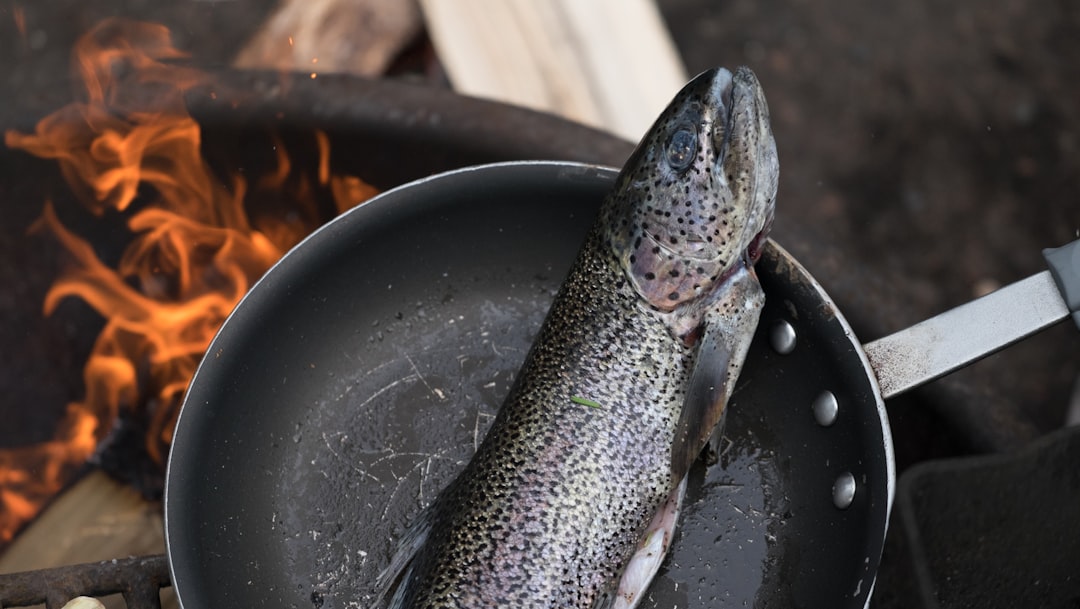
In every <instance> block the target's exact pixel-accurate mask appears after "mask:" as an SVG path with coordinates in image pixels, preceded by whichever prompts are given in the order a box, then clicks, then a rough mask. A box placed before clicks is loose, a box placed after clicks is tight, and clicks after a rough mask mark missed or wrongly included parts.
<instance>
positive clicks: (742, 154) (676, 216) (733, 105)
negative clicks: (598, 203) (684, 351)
mask: <svg viewBox="0 0 1080 609" xmlns="http://www.w3.org/2000/svg"><path fill="white" fill-rule="evenodd" d="M778 178H779V164H778V161H777V156H776V143H775V141H774V140H773V136H772V130H771V128H770V126H769V109H768V106H767V105H766V102H765V95H764V93H763V92H762V89H761V85H760V84H759V83H758V80H757V77H755V76H754V73H753V72H752V71H750V69H749V68H746V67H740V68H738V69H737V70H736V71H735V73H734V74H732V73H731V72H729V71H728V70H726V69H724V68H715V69H712V70H709V71H706V72H704V73H702V74H700V75H699V76H697V77H696V78H694V79H693V80H692V81H690V82H689V83H688V84H687V85H686V86H685V87H683V89H682V90H681V91H680V92H679V93H678V95H676V96H675V98H674V99H673V100H672V102H671V103H670V104H669V105H668V107H667V108H666V109H665V110H664V112H663V113H662V114H661V115H660V117H659V118H658V119H657V120H656V122H655V123H654V124H653V126H652V128H651V129H650V130H649V131H648V132H647V133H646V134H645V136H644V137H643V138H642V140H641V142H640V143H639V144H638V147H637V149H636V150H635V151H634V153H633V155H632V156H631V157H630V159H629V160H628V161H627V163H626V165H625V166H624V168H623V171H622V173H621V174H620V175H619V178H618V180H617V182H616V187H615V190H614V191H613V193H612V195H611V196H610V197H609V199H608V201H607V204H606V206H605V208H604V212H603V213H604V214H605V215H606V216H607V217H603V218H602V219H603V221H604V226H606V227H608V230H609V233H608V241H609V243H610V244H611V246H612V247H613V248H614V250H615V253H616V254H617V255H618V256H619V258H620V260H621V263H622V266H623V269H624V271H625V273H626V275H627V277H628V279H629V280H630V282H631V283H632V284H633V285H634V287H635V289H636V290H637V291H638V293H639V294H640V295H641V296H642V297H643V298H644V300H645V301H646V302H647V303H648V305H649V306H650V307H651V308H653V309H655V310H659V311H673V310H675V309H677V308H679V307H682V306H685V305H687V304H688V303H691V302H693V301H697V300H700V299H702V298H703V297H706V296H707V295H708V294H710V293H711V292H713V291H714V290H715V287H716V286H717V285H719V284H721V283H723V281H724V280H725V279H726V278H727V277H728V276H730V275H731V274H732V273H734V272H735V271H737V270H738V269H739V268H740V267H747V266H749V267H752V265H753V264H754V262H756V261H757V258H758V256H760V253H761V247H762V245H763V244H764V241H765V238H766V236H767V234H768V231H769V228H770V227H771V225H772V219H773V213H774V206H775V202H776V189H777V182H778Z"/></svg>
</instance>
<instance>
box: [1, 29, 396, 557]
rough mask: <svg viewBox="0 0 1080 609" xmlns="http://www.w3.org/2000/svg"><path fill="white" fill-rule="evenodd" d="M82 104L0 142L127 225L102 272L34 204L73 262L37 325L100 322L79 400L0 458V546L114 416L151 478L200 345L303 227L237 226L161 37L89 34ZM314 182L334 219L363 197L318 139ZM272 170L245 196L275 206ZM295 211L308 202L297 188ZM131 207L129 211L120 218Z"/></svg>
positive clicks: (190, 80)
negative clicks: (268, 195) (130, 435)
mask: <svg viewBox="0 0 1080 609" xmlns="http://www.w3.org/2000/svg"><path fill="white" fill-rule="evenodd" d="M72 56H73V65H74V69H75V71H76V72H77V73H78V74H79V75H80V77H81V78H82V80H83V83H84V84H85V90H86V101H83V102H76V103H72V104H69V105H68V106H66V107H64V108H62V109H61V110H59V111H57V112H56V113H54V114H52V115H50V116H48V117H46V118H44V119H42V121H41V122H40V123H38V125H37V126H36V128H35V131H34V133H33V134H22V133H16V132H11V131H9V132H7V133H6V134H5V142H6V144H7V145H8V146H10V147H13V148H21V149H23V150H25V151H27V152H30V153H32V154H34V155H37V156H39V157H43V158H49V159H56V160H57V162H58V163H59V165H60V168H61V171H62V173H63V175H64V177H65V179H66V181H67V183H68V184H69V186H70V187H71V188H72V190H73V191H74V192H75V193H76V194H77V195H78V197H79V198H80V200H81V201H82V202H83V204H84V205H86V207H87V208H88V209H90V210H91V211H93V212H94V213H95V214H98V215H101V214H104V213H105V212H106V211H109V210H112V211H114V212H127V213H129V214H130V215H129V217H128V219H127V226H128V228H129V229H130V230H131V232H132V233H133V235H134V238H133V239H132V241H131V242H130V244H129V245H128V246H127V248H126V249H125V251H124V253H123V255H122V257H121V259H120V261H119V263H118V264H117V265H116V268H111V267H109V266H107V265H106V264H105V263H103V262H102V261H101V260H100V259H99V258H98V257H97V256H96V255H95V253H94V251H93V248H92V247H91V246H90V244H88V243H87V242H86V241H84V240H83V239H81V238H80V237H78V236H77V235H75V234H73V233H72V232H71V231H69V230H68V229H66V228H65V227H64V226H63V225H62V224H61V223H60V221H59V219H58V218H57V216H56V214H55V213H54V211H53V208H52V205H51V204H46V207H45V211H44V213H43V215H42V218H41V219H40V220H39V221H38V222H37V223H36V224H35V227H34V228H35V229H36V230H44V231H47V232H49V233H51V234H52V235H54V236H55V237H56V238H57V239H58V240H59V242H60V243H61V245H62V246H63V247H64V249H65V250H66V251H67V252H69V253H70V255H71V257H72V259H73V260H74V265H73V266H72V268H70V269H69V270H67V271H66V272H65V273H64V274H63V276H61V277H60V278H59V279H58V280H57V281H56V282H55V283H54V284H53V286H52V287H51V288H50V290H49V292H48V294H47V295H46V298H45V306H44V310H45V314H50V313H52V312H53V311H54V310H55V309H56V307H57V305H58V304H59V302H60V301H61V300H63V299H64V298H67V297H76V298H80V299H82V300H84V301H86V302H87V303H88V304H89V305H90V306H92V307H93V308H94V309H95V310H96V311H98V312H99V313H100V314H101V315H102V316H104V317H105V318H106V324H105V327H104V328H103V329H102V331H101V334H100V335H99V336H98V338H97V340H96V342H95V344H94V348H93V352H92V354H91V356H90V359H89V360H88V361H87V364H86V367H85V369H84V382H85V387H86V395H85V398H84V399H83V400H82V401H80V402H75V403H72V404H69V406H68V410H67V414H66V417H65V419H64V420H63V422H62V423H61V425H60V427H59V429H58V430H57V434H56V437H55V439H54V440H53V441H51V442H47V443H45V444H41V445H36V446H30V447H24V448H19V449H15V450H5V451H0V543H2V542H4V541H8V540H10V539H11V538H12V536H13V535H14V533H15V532H16V531H17V530H18V529H19V528H20V527H21V526H22V524H23V523H24V522H26V521H27V520H28V519H29V518H32V517H33V516H34V514H36V512H37V511H38V510H39V509H40V506H41V505H42V504H43V503H44V502H45V501H47V500H48V498H49V497H51V496H52V495H53V494H55V493H56V492H57V491H59V490H60V489H61V488H62V487H63V485H64V484H65V482H66V481H67V480H68V478H69V477H70V476H71V475H72V472H73V471H74V470H75V469H77V468H78V467H79V466H80V465H81V464H82V463H84V462H85V461H86V459H87V458H88V457H90V456H91V455H92V454H93V452H94V450H95V448H96V446H97V443H98V441H99V440H101V438H102V437H103V436H104V435H105V433H107V432H108V430H109V429H110V427H111V425H112V423H113V421H115V419H116V418H117V416H118V415H119V413H120V412H121V409H124V408H147V409H149V413H150V415H151V416H149V417H148V418H149V420H150V421H151V424H150V429H149V432H148V435H147V438H146V450H147V452H148V454H149V455H150V456H151V457H152V458H153V459H154V460H155V461H157V462H158V463H163V462H164V459H165V455H166V451H167V448H168V445H169V442H170V441H171V437H172V430H173V426H174V424H175V422H176V415H177V411H178V406H179V404H180V400H181V398H182V396H183V393H184V391H185V389H186V387H187V384H188V382H189V381H190V379H191V376H192V374H193V373H194V371H195V368H196V366H197V365H198V362H199V359H200V358H201V357H202V355H203V353H204V352H205V351H206V348H207V346H208V344H209V342H210V340H211V338H213V336H214V333H215V332H216V331H217V329H218V327H219V326H220V325H221V323H222V322H223V321H224V319H225V318H226V316H228V314H229V312H230V311H231V310H232V308H233V307H234V306H235V305H236V303H237V302H239V300H240V298H241V297H242V296H243V295H244V293H245V292H246V291H247V289H248V287H249V286H251V284H252V283H253V282H254V281H255V280H256V279H258V277H259V276H260V275H262V273H263V272H265V271H266V270H267V269H268V268H269V267H270V266H271V265H272V264H273V263H274V262H275V261H276V260H277V259H278V258H279V257H280V256H281V255H282V254H283V253H284V252H285V251H286V250H287V249H288V248H289V247H291V246H292V245H294V244H295V243H297V242H298V241H299V240H300V239H301V238H302V237H303V236H304V235H306V234H307V233H308V232H310V231H311V230H312V229H314V228H315V226H314V222H315V220H314V218H316V217H317V214H312V213H303V214H293V215H299V216H302V217H303V218H305V219H312V220H311V221H307V222H304V221H300V222H297V221H295V220H289V219H285V218H275V217H272V216H269V215H266V214H264V215H263V216H261V217H255V218H253V217H252V216H250V215H249V213H248V211H247V209H246V208H245V195H246V194H247V190H248V189H247V185H246V182H245V181H244V180H243V179H242V178H240V177H236V178H234V180H233V184H232V185H231V187H226V186H223V185H222V184H220V182H219V181H218V180H216V179H215V178H214V176H213V174H212V173H211V170H210V169H209V167H208V166H207V165H206V163H205V161H204V160H203V159H202V156H201V154H200V143H201V135H200V130H199V125H198V124H197V123H196V122H195V120H194V119H192V118H191V117H190V116H189V115H188V114H187V111H186V108H185V105H184V100H183V94H184V92H185V91H186V90H188V89H190V88H191V87H193V86H196V85H199V84H202V83H206V82H207V77H206V76H205V75H204V74H201V73H199V72H197V71H195V70H192V69H190V68H186V67H183V66H180V65H177V64H176V63H175V61H176V60H178V59H182V58H183V57H184V54H183V53H181V52H180V51H178V50H177V49H175V48H173V47H172V45H171V43H170V40H169V33H168V31H167V30H166V28H164V27H162V26H159V25H152V24H144V23H136V22H132V21H128V20H122V19H112V20H108V21H105V22H103V23H102V24H100V25H98V26H97V27H95V28H94V29H93V30H92V31H91V32H89V33H88V34H86V35H85V36H83V37H82V39H80V41H79V42H78V43H77V44H76V47H75V50H74V51H73V54H72ZM316 139H317V144H318V147H319V152H320V163H319V169H318V177H317V179H318V183H319V184H320V185H322V186H323V187H328V188H329V190H330V191H331V193H332V194H333V196H334V200H335V205H336V206H337V208H338V211H343V210H345V209H348V208H349V207H352V206H354V205H356V204H359V203H360V202H362V201H364V200H366V199H367V198H370V197H371V196H372V195H373V194H375V190H374V189H373V188H372V187H371V186H369V185H367V184H366V183H364V182H363V181H361V180H360V179H359V178H356V177H352V176H337V175H331V174H330V170H329V167H330V165H329V139H328V138H327V136H326V135H325V134H324V133H321V132H319V133H317V134H316ZM277 150H278V170H277V171H276V172H275V173H273V174H272V175H269V176H265V177H264V178H263V179H262V180H260V181H259V182H257V184H256V188H255V191H256V192H259V191H262V190H263V189H264V188H272V189H274V190H275V191H277V192H280V191H281V190H282V188H281V187H282V186H283V185H284V184H285V182H286V180H287V179H288V178H289V174H290V171H291V163H290V161H289V158H288V156H287V155H286V154H285V152H284V146H283V145H281V144H280V143H279V144H278V146H277ZM299 184H300V186H299V187H298V188H297V189H296V193H295V194H296V195H297V201H296V205H298V206H300V207H303V208H305V209H307V211H308V212H310V210H311V208H313V206H314V193H313V192H312V190H313V188H312V186H311V183H310V181H309V180H308V179H307V178H306V176H301V178H300V180H299ZM136 201H137V202H138V204H137V205H133V203H135V202H136Z"/></svg>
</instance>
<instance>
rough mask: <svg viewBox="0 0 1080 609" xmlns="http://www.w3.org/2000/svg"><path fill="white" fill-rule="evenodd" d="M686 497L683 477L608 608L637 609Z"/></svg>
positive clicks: (641, 546)
mask: <svg viewBox="0 0 1080 609" xmlns="http://www.w3.org/2000/svg"><path fill="white" fill-rule="evenodd" d="M685 495H686V478H683V480H682V482H680V483H679V486H677V487H676V488H675V489H674V490H673V491H671V495H669V496H668V498H667V500H666V501H665V502H664V504H663V505H662V506H660V509H658V510H657V511H656V515H654V516H653V519H652V522H651V523H649V528H648V529H647V530H646V531H645V536H644V537H643V538H642V540H641V542H640V544H639V545H638V550H637V552H636V553H635V554H634V556H633V557H631V558H630V562H629V563H627V565H626V570H624V571H623V575H622V578H621V579H620V580H619V587H618V590H617V591H616V593H615V595H614V597H612V598H611V602H610V604H609V605H608V606H609V607H610V608H611V609H634V607H637V606H638V603H640V602H641V599H643V598H645V591H646V590H647V589H648V588H649V584H650V583H652V580H653V578H654V577H656V574H657V573H658V572H659V571H660V565H661V564H663V562H664V557H665V556H667V551H668V548H670V547H671V542H672V540H673V539H674V538H675V525H676V524H677V523H678V522H679V510H680V509H682V504H683V497H684V496H685Z"/></svg>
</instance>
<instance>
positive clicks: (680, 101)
mask: <svg viewBox="0 0 1080 609" xmlns="http://www.w3.org/2000/svg"><path fill="white" fill-rule="evenodd" d="M777 172H778V165H777V161H776V149H775V144H774V143H773V139H772V135H771V131H770V128H769V122H768V109H767V107H766V104H765V99H764V96H763V94H762V91H761V87H760V85H759V84H758V82H757V80H756V78H755V77H754V75H753V73H752V72H751V71H750V70H749V69H746V68H740V69H738V70H737V71H736V72H735V73H734V75H732V74H731V73H730V72H728V71H727V70H723V69H715V70H710V71H708V72H705V73H703V74H701V75H699V76H698V77H697V78H695V79H694V80H693V81H691V82H690V83H689V84H688V85H686V87H685V88H684V89H683V90H682V91H681V92H680V93H679V94H678V95H677V96H676V97H675V99H674V100H673V101H672V102H671V104H670V105H669V107H668V108H667V109H666V110H665V111H664V112H663V114H661V116H660V117H659V119H658V120H657V122H656V124H655V125H654V126H653V128H652V129H651V130H650V131H649V132H648V133H647V134H646V136H645V137H644V138H643V139H642V141H641V143H640V144H639V146H638V148H637V149H636V151H635V152H634V154H633V155H632V156H631V158H630V159H629V160H628V162H627V164H626V166H625V167H624V169H623V171H622V172H621V173H620V175H619V177H618V179H617V181H616V185H615V188H614V190H613V191H612V193H611V194H609V196H608V197H607V198H606V199H605V201H604V203H603V205H602V207H601V211H600V214H599V216H598V219H597V221H596V224H595V225H594V227H593V228H592V230H591V231H590V233H589V235H588V237H587V238H586V241H585V243H584V245H583V247H582V249H581V251H580V253H579V255H578V257H577V259H576V261H575V263H574V264H573V266H572V268H571V270H570V273H569V275H568V277H567V279H566V281H565V282H564V284H563V286H562V288H561V289H560V291H559V293H558V294H557V295H556V297H555V300H554V302H553V304H552V307H551V309H550V311H549V313H548V316H547V318H546V320H545V322H544V325H543V326H542V328H541V330H540V332H539V335H538V337H537V339H536V341H535V342H534V344H533V347H532V349H531V350H530V352H529V354H528V356H527V358H526V361H525V364H524V365H523V367H522V369H521V371H520V373H519V374H518V376H517V380H516V382H515V385H514V386H513V387H512V388H511V391H510V394H509V395H508V397H507V399H506V401H505V403H504V404H503V406H502V408H501V409H500V411H499V413H498V415H497V416H496V419H495V421H494V422H493V424H492V427H491V429H490V431H489V432H488V434H487V436H486V437H485V439H484V441H483V442H482V443H481V445H480V447H479V448H478V450H477V452H476V454H475V455H474V456H473V458H472V460H471V461H470V462H469V463H468V465H467V466H466V467H465V469H464V471H463V472H462V473H461V474H460V475H459V476H458V477H457V478H456V479H455V480H454V481H453V482H452V483H451V484H450V485H449V486H448V487H447V488H446V489H444V490H443V492H442V493H440V495H439V496H438V498H437V499H436V500H435V501H434V502H433V504H432V505H431V506H429V508H428V509H426V510H425V511H424V512H422V513H421V515H420V516H419V517H418V519H417V522H416V524H415V525H414V526H413V527H412V529H411V530H410V531H409V532H408V534H407V535H406V536H405V539H403V540H402V544H401V550H400V551H399V553H398V555H397V556H396V557H395V558H394V559H393V561H392V564H391V566H390V568H388V569H387V571H386V572H385V573H384V574H383V576H382V578H381V586H382V587H383V588H384V591H385V593H387V594H391V593H392V598H391V601H390V605H391V606H393V607H471V608H475V607H586V608H591V607H608V606H612V604H614V603H616V601H619V602H621V603H622V605H623V606H632V605H633V604H634V603H636V600H637V599H634V598H616V597H618V596H620V595H621V594H622V593H621V588H620V587H619V580H620V576H621V575H622V574H623V571H624V569H625V568H626V565H627V563H628V562H629V561H630V559H631V557H632V556H633V555H634V553H635V551H636V550H637V548H638V546H639V544H640V543H641V542H642V540H643V537H644V536H645V534H646V532H647V529H648V527H649V525H650V522H651V521H652V520H653V517H654V515H656V514H657V512H658V510H660V509H661V508H662V507H663V506H664V505H665V504H666V503H670V502H669V501H668V500H669V498H670V497H672V496H673V492H674V490H675V489H676V487H677V486H678V485H679V483H680V481H681V480H682V478H683V477H684V476H685V473H686V471H687V469H688V468H689V466H690V464H691V463H692V461H693V458H694V457H696V455H697V454H698V453H699V452H700V451H701V449H702V448H703V446H704V443H705V441H706V440H707V438H708V436H709V434H710V433H711V432H712V430H713V428H714V427H715V426H716V423H717V421H718V420H719V418H720V414H721V413H722V410H723V406H724V403H726V400H727V397H728V396H729V395H730V392H731V386H732V385H733V383H734V381H735V378H737V376H738V373H739V370H740V369H741V366H742V362H743V359H744V358H745V355H746V350H747V348H748V347H749V342H750V339H751V337H752V335H753V333H754V328H755V327H756V325H757V320H758V315H759V313H760V309H761V306H762V304H763V299H764V295H763V293H762V291H761V288H760V286H759V284H758V282H757V278H756V275H754V273H753V269H752V263H753V262H754V261H755V260H756V257H757V255H758V253H759V252H760V247H761V245H762V242H763V239H764V238H765V235H766V233H767V230H768V228H769V226H770V225H771V222H772V215H773V205H774V200H775V194H776V183H777ZM665 548H666V544H665ZM648 577H649V578H651V575H649V576H648ZM646 584H647V581H646V582H645V583H644V584H642V586H644V585H646ZM640 590H642V591H643V587H640Z"/></svg>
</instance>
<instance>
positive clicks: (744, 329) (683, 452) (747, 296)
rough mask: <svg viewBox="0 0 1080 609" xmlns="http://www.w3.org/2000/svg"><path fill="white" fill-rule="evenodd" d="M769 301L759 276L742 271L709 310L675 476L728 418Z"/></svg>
mask: <svg viewBox="0 0 1080 609" xmlns="http://www.w3.org/2000/svg"><path fill="white" fill-rule="evenodd" d="M764 303H765V293H764V292H763V291H762V289H761V285H760V284H759V283H758V281H757V277H756V276H754V275H753V274H752V273H750V272H748V271H746V270H743V271H741V272H739V273H737V274H736V275H734V276H732V277H731V278H730V279H729V280H728V284H727V285H726V286H725V287H724V289H723V290H722V291H721V292H720V293H718V299H717V300H716V304H715V305H714V306H713V307H712V308H711V309H710V310H708V311H707V312H706V313H705V317H704V320H703V328H702V331H701V337H700V338H699V339H698V346H697V355H696V357H695V359H694V366H693V370H692V371H691V373H690V380H689V382H688V383H687V386H686V396H685V401H684V402H683V407H682V412H681V413H680V415H679V423H678V425H677V426H676V428H675V441H674V443H673V444H672V447H671V471H672V477H673V478H674V479H675V480H681V479H682V478H683V477H684V476H685V475H686V472H688V471H689V470H690V466H691V465H693V464H694V460H695V459H697V457H698V455H699V454H701V451H702V449H703V448H705V444H706V443H707V442H708V440H709V437H710V436H713V434H714V431H715V430H716V429H717V426H718V424H719V423H720V421H721V419H722V418H723V415H724V410H725V408H726V406H727V401H728V398H730V397H731V393H732V390H733V389H734V385H735V381H736V380H737V379H738V377H739V372H741V371H742V365H743V361H744V360H745V359H746V353H747V351H749V350H750V342H751V341H752V340H753V338H754V331H755V329H756V328H757V323H758V319H759V318H760V316H761V308H762V307H763V306H764Z"/></svg>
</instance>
